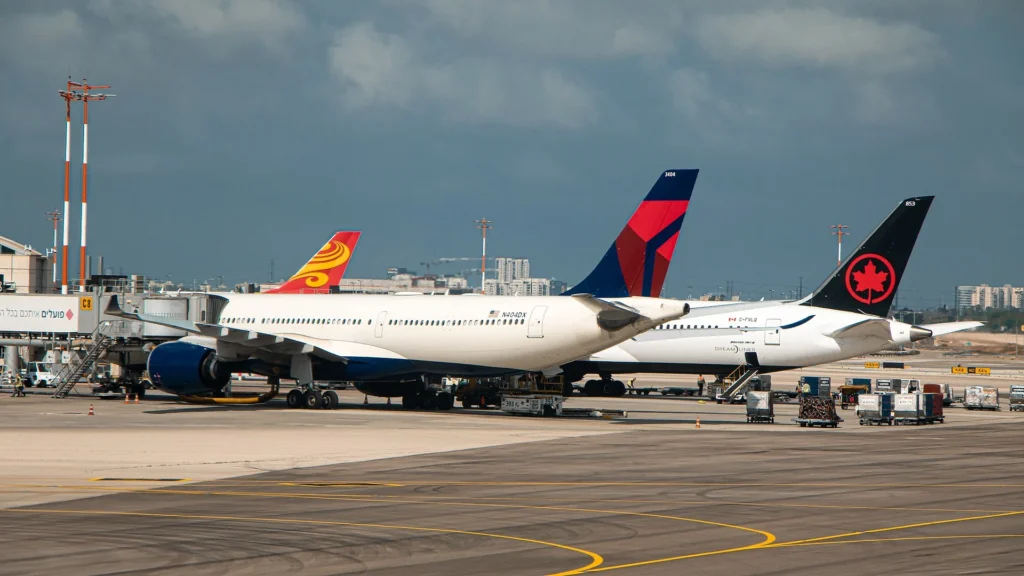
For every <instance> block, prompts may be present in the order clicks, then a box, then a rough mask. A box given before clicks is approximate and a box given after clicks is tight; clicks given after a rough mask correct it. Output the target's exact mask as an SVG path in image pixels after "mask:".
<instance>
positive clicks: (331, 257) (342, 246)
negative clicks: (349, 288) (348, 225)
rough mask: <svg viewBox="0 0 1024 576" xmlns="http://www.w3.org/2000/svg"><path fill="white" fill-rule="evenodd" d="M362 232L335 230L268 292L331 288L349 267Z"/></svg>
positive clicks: (296, 292)
mask: <svg viewBox="0 0 1024 576" xmlns="http://www.w3.org/2000/svg"><path fill="white" fill-rule="evenodd" d="M359 234H360V233H359V232H335V233H334V236H332V237H331V239H330V240H329V241H328V242H327V244H324V247H323V248H321V249H320V251H319V252H317V253H316V254H314V255H313V257H312V258H310V259H309V262H306V265H305V266H303V267H302V268H300V269H299V271H298V272H296V273H295V275H294V276H292V277H291V278H289V279H288V281H287V282H285V283H284V284H282V285H280V286H278V287H277V288H274V289H273V290H268V291H267V293H268V294H303V293H314V292H328V291H330V289H331V286H337V285H338V282H339V281H341V278H342V276H344V275H345V268H348V261H349V258H351V257H352V252H353V251H355V249H356V244H358V243H359Z"/></svg>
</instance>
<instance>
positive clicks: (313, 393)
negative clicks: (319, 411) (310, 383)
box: [302, 390, 324, 409]
mask: <svg viewBox="0 0 1024 576" xmlns="http://www.w3.org/2000/svg"><path fill="white" fill-rule="evenodd" d="M323 404H324V396H323V394H321V393H320V391H319V390H306V392H305V393H304V394H303V395H302V407H303V408H308V409H315V408H319V407H321V406H323Z"/></svg>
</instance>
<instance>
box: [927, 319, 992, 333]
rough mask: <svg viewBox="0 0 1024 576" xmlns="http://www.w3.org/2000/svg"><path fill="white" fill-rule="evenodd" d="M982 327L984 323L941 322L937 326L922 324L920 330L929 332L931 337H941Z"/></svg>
mask: <svg viewBox="0 0 1024 576" xmlns="http://www.w3.org/2000/svg"><path fill="white" fill-rule="evenodd" d="M984 325H985V323H984V322H942V323H939V324H924V325H922V326H921V328H924V329H925V330H931V331H932V336H942V335H943V334H952V333H953V332H960V331H961V330H970V329H971V328H980V327H982V326H984Z"/></svg>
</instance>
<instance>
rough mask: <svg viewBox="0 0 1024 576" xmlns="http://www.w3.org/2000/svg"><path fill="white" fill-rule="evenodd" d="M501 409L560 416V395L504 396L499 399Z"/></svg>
mask: <svg viewBox="0 0 1024 576" xmlns="http://www.w3.org/2000/svg"><path fill="white" fill-rule="evenodd" d="M501 411H502V412H506V413H508V414H523V415H529V416H560V415H561V414H562V397H561V396H554V395H552V396H548V395H539V394H530V395H524V396H504V397H502V399H501Z"/></svg>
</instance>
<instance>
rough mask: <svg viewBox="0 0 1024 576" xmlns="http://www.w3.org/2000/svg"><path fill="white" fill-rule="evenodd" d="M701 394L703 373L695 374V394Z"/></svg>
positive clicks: (702, 391)
mask: <svg viewBox="0 0 1024 576" xmlns="http://www.w3.org/2000/svg"><path fill="white" fill-rule="evenodd" d="M703 395H704V375H703V374H698V375H697V396H703Z"/></svg>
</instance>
